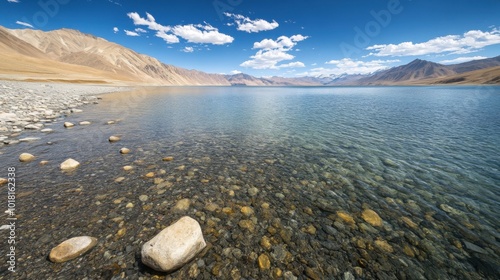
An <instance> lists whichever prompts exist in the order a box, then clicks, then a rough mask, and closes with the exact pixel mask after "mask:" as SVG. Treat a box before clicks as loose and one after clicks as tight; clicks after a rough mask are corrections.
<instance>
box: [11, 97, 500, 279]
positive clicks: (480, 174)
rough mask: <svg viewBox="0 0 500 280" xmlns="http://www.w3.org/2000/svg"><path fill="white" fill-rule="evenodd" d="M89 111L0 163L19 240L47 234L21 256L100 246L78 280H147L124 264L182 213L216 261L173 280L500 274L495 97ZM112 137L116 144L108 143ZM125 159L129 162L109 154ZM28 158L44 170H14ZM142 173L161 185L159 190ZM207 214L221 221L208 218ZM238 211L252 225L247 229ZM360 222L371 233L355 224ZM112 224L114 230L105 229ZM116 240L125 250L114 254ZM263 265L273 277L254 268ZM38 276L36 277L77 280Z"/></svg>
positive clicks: (199, 100) (242, 100)
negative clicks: (17, 194) (111, 279)
mask: <svg viewBox="0 0 500 280" xmlns="http://www.w3.org/2000/svg"><path fill="white" fill-rule="evenodd" d="M84 110H85V111H84V113H81V114H77V115H73V116H70V117H69V118H68V119H69V120H70V121H73V122H78V121H83V120H89V121H91V122H92V125H90V126H85V127H84V126H77V127H75V128H73V129H69V130H68V129H64V128H63V127H62V120H61V121H60V122H59V123H56V124H53V125H52V127H53V128H54V130H55V132H54V133H52V134H50V135H46V136H43V139H42V141H38V142H34V143H21V144H20V145H18V146H16V147H3V148H2V152H3V154H4V155H3V157H4V158H6V159H7V160H6V162H7V164H9V165H15V166H18V172H19V175H18V177H19V179H18V180H19V182H20V184H21V186H22V189H23V191H25V192H27V194H25V197H24V198H22V199H20V200H21V202H20V203H21V204H22V203H23V201H24V203H25V204H22V205H23V206H20V207H23V208H21V209H24V210H20V211H21V212H23V211H24V212H23V216H24V219H25V224H26V226H29V227H30V228H31V227H33V228H34V229H36V228H38V229H39V228H45V229H46V230H45V231H43V230H42V231H40V230H31V229H30V230H26V231H25V232H24V233H23V234H26V235H27V237H26V240H27V241H31V242H41V243H42V245H41V248H42V249H43V250H50V246H51V245H52V244H53V243H54V242H55V241H53V237H54V236H55V237H57V238H54V239H56V240H60V239H64V238H65V237H68V235H72V234H73V235H76V234H79V235H82V233H86V234H87V233H88V234H93V235H98V236H101V238H102V240H103V241H102V242H101V245H99V246H98V248H97V249H95V250H94V251H92V253H91V255H89V256H88V258H89V259H91V260H87V261H88V262H91V263H92V265H94V266H95V267H97V268H96V269H95V271H97V272H89V271H87V274H86V275H94V274H92V273H102V275H104V274H105V273H108V274H110V275H120V273H126V275H127V276H130V277H137V276H138V275H139V276H140V275H142V276H144V275H146V276H148V275H149V276H151V275H152V274H154V273H152V272H149V271H145V270H144V269H142V268H141V265H140V264H138V261H137V258H134V254H135V255H137V251H139V249H138V248H140V245H141V244H142V243H141V242H143V241H144V240H147V239H148V238H150V237H151V236H153V235H154V233H155V231H154V228H155V227H157V228H158V227H160V228H161V226H159V225H158V223H160V224H169V223H171V222H172V221H174V220H175V218H178V217H180V216H182V215H185V214H188V215H191V216H194V217H197V219H198V220H199V221H200V222H201V225H202V228H203V229H204V233H205V235H206V238H207V240H208V241H209V242H210V243H211V244H212V246H213V247H212V249H210V250H208V252H206V253H205V256H204V257H203V258H201V259H203V260H204V263H199V262H197V263H196V262H195V263H193V264H192V265H190V266H189V267H186V268H183V269H181V270H180V271H178V272H176V274H173V275H172V276H173V277H177V278H179V279H181V278H183V277H188V276H191V277H194V276H196V277H199V278H206V277H215V276H221V277H223V278H224V277H227V275H233V274H235V275H236V276H238V275H239V276H241V277H250V278H251V277H257V278H262V277H264V278H266V277H268V276H269V277H271V276H273V275H274V274H275V273H278V271H277V269H279V270H280V271H281V273H285V272H286V273H292V274H294V275H295V276H297V277H299V278H301V277H305V275H306V276H308V277H311V278H314V277H313V276H312V275H313V274H316V275H317V276H318V277H320V278H330V277H344V276H345V275H347V276H349V275H348V274H352V275H354V276H356V278H358V277H360V278H363V277H365V278H368V279H369V278H377V277H378V278H380V279H390V278H399V279H401V278H409V279H418V278H422V277H423V278H427V279H449V278H455V279H479V278H490V279H494V278H495V277H497V276H498V275H499V274H498V273H499V270H498V267H499V266H500V263H499V259H498V256H499V254H500V246H499V243H498V242H499V238H500V234H499V228H500V224H499V221H500V213H499V212H500V203H499V201H500V87H374V88H370V87H365V88H351V87H345V88H343V87H340V88H301V87H291V88H247V87H187V88H185V87H182V88H176V87H172V88H162V89H155V90H138V91H135V92H131V93H113V94H107V95H103V96H102V100H101V102H100V104H98V105H95V106H92V107H90V106H88V107H85V108H84ZM108 120H118V122H117V123H116V124H114V125H105V122H106V121H108ZM34 134H36V133H34ZM110 135H120V136H121V138H122V140H121V141H120V142H118V143H112V144H110V143H108V142H107V138H108V137H109V136H110ZM48 141H50V142H52V145H47V144H46V142H48ZM121 147H128V148H129V149H131V150H132V152H131V153H130V154H129V155H120V154H119V153H118V152H117V151H118V150H119V148H121ZM23 151H30V152H32V153H33V154H35V155H36V156H37V158H38V159H40V160H43V159H47V160H49V164H47V165H46V166H37V164H36V163H32V164H28V165H20V164H19V163H18V162H16V160H17V156H18V154H19V153H20V152H23ZM165 156H173V157H174V158H175V160H174V161H172V162H168V163H167V162H162V160H161V159H162V158H163V157H165ZM68 157H72V158H75V159H77V160H79V161H80V162H81V163H82V166H81V167H80V168H79V169H78V170H77V171H76V172H74V173H70V174H63V173H61V172H60V171H59V170H58V168H57V167H58V164H59V163H60V162H62V161H63V160H64V159H66V158H68ZM124 165H133V166H134V170H133V171H132V172H128V173H127V172H125V171H123V170H122V169H121V167H122V166H124ZM148 172H155V176H156V177H157V178H160V179H163V180H165V182H169V183H171V184H170V185H169V186H167V189H166V190H161V189H158V187H157V186H158V184H156V187H155V184H154V183H153V181H152V179H148V178H145V177H144V174H146V173H148ZM117 177H124V178H125V179H124V181H123V182H121V183H117V182H115V181H114V180H115V179H116V178H117ZM156 183H158V182H156ZM163 187H165V186H163ZM252 188H253V189H252ZM250 189H252V191H250ZM30 191H34V192H32V193H30ZM255 191H257V194H255ZM141 194H146V195H148V196H149V199H148V201H146V202H141V201H139V200H138V198H137V197H138V196H139V195H141ZM99 195H101V196H99ZM120 198H123V200H122V201H123V202H122V201H120V202H118V203H116V199H120ZM181 198H189V199H191V202H192V204H191V208H190V209H189V210H188V211H187V213H178V212H175V211H174V210H172V209H174V205H175V203H176V201H177V200H179V199H181ZM127 202H132V203H134V204H136V205H137V206H136V207H135V208H132V209H127V208H126V207H125V204H127ZM210 202H211V203H214V204H216V205H217V206H218V207H219V208H217V209H218V210H215V211H210V210H212V209H210V210H207V208H210V207H207V203H210ZM263 203H264V204H265V203H267V204H269V207H268V208H266V206H267V205H264V207H262V204H263ZM148 205H150V206H148ZM242 206H250V207H252V208H253V209H254V210H255V213H254V214H252V215H251V216H250V217H246V216H245V215H244V214H242V213H240V208H241V207H242ZM141 207H142V209H141ZM228 208H229V209H230V210H231V211H229V210H228ZM224 209H225V210H224ZM366 209H371V210H373V211H375V212H376V213H377V214H378V215H379V216H380V218H381V219H382V224H381V225H377V224H376V223H372V222H370V221H368V220H366V219H365V218H364V217H363V211H365V210H366ZM61 213H64V215H65V218H64V219H63V218H62V217H61V216H60V214H61ZM342 213H345V214H347V215H348V216H350V217H352V218H353V221H349V219H347V220H346V219H344V218H345V216H344V218H342ZM117 217H121V218H122V220H124V221H125V226H124V225H118V224H117V223H116V222H113V221H110V219H111V220H112V219H114V218H117ZM68 219H70V220H71V219H72V220H78V222H75V223H76V224H77V225H76V226H75V225H74V223H73V222H69V221H68ZM245 220H250V221H251V223H252V224H253V225H254V227H253V228H247V227H245V223H243V225H242V224H241V221H245ZM311 226H312V227H313V228H314V230H312V229H311ZM119 227H125V228H127V236H126V238H122V239H119V238H118V239H116V240H114V241H113V239H112V238H110V237H109V235H111V236H113V235H115V234H116V231H117V230H118V229H119ZM49 228H50V230H48V229H49ZM60 228H64V230H59V231H58V229H60ZM47 235H50V236H51V237H50V238H49V237H47ZM44 236H45V237H44ZM106 236H108V237H106ZM263 236H268V237H269V238H270V240H271V243H272V247H270V248H265V247H263V246H262V245H261V244H262V242H261V238H262V237H263ZM290 237H291V238H290ZM40 240H41V241H40ZM130 244H131V245H130ZM385 245H388V246H385ZM127 246H132V248H129V247H127ZM280 246H281V247H280ZM228 248H230V249H228ZM42 249H40V253H38V255H37V254H35V255H33V256H32V258H34V259H36V258H40V256H43V254H44V251H43V250H42ZM228 250H229V251H228ZM231 250H239V252H240V254H239V256H238V254H237V253H234V252H233V251H231ZM282 250H285V251H286V252H288V253H289V254H290V256H291V257H290V258H286V257H282V256H281V255H280V253H282ZM105 252H110V253H111V255H112V257H111V258H107V256H106V257H105V258H104V259H103V257H102V254H104V253H105ZM228 252H233V253H232V254H229V253H228ZM26 254H29V253H26ZM261 254H267V255H268V256H269V257H270V259H271V268H270V270H269V271H267V270H265V269H264V270H263V269H261V268H259V266H258V262H257V256H259V255H261ZM285 255H286V254H285ZM221 256H222V257H221ZM85 261H86V260H82V262H85ZM39 262H40V264H39V265H38V266H39V267H38V269H40V270H42V271H44V273H47V275H51V273H55V272H57V273H76V272H75V271H74V268H69V266H66V267H63V268H60V267H59V268H54V267H53V266H52V267H51V266H50V265H49V264H46V260H39ZM115 263H116V264H118V267H114V268H113V264H115ZM194 266H196V268H197V269H198V274H196V273H194V272H193V269H194V268H193V267H194ZM58 269H59V270H60V271H59V270H58ZM65 271H66V272H65ZM235 271H236V272H235ZM84 272H85V271H84ZM80 273H83V272H81V271H80ZM151 273H152V274H151ZM193 273H194V274H196V275H194V274H193ZM84 274H85V273H84ZM192 274H193V275H192ZM95 275H101V274H95ZM106 275H107V274H106ZM274 276H276V275H274ZM236 278H237V277H236Z"/></svg>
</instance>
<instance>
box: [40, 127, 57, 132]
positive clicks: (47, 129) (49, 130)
mask: <svg viewBox="0 0 500 280" xmlns="http://www.w3.org/2000/svg"><path fill="white" fill-rule="evenodd" d="M40 131H41V132H46V133H49V132H52V131H54V130H53V129H52V128H44V129H42V130H40Z"/></svg>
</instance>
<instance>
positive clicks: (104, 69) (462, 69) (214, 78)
mask: <svg viewBox="0 0 500 280" xmlns="http://www.w3.org/2000/svg"><path fill="white" fill-rule="evenodd" d="M0 52H1V53H2V59H1V60H0V79H14V80H27V81H60V82H74V83H107V84H124V85H221V86H229V85H240V86H340V85H342V86H360V85H363V86H372V85H432V84H500V56H497V57H494V58H487V59H482V60H474V61H469V62H465V63H460V64H454V65H442V64H438V63H434V62H430V61H425V60H420V59H416V60H414V61H412V62H410V63H408V64H406V65H402V66H398V67H393V68H390V69H387V70H382V71H378V72H376V73H372V74H369V75H342V76H330V77H324V76H323V77H296V78H284V77H268V78H258V77H254V76H251V75H247V74H243V73H240V74H235V75H222V74H208V73H204V72H201V71H197V70H188V69H184V68H180V67H176V66H173V65H168V64H165V63H162V62H160V61H159V60H157V59H156V58H153V57H150V56H147V55H144V54H139V53H137V52H135V51H133V50H131V49H128V48H126V47H123V46H121V45H118V44H116V43H112V42H109V41H107V40H105V39H103V38H99V37H95V36H93V35H89V34H84V33H81V32H80V31H77V30H71V29H59V30H54V31H48V32H44V31H40V30H32V29H7V28H4V27H1V26H0Z"/></svg>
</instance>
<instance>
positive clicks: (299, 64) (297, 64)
mask: <svg viewBox="0 0 500 280" xmlns="http://www.w3.org/2000/svg"><path fill="white" fill-rule="evenodd" d="M298 67H306V65H305V64H304V63H302V62H300V61H295V62H290V63H287V64H281V65H280V66H279V68H298Z"/></svg>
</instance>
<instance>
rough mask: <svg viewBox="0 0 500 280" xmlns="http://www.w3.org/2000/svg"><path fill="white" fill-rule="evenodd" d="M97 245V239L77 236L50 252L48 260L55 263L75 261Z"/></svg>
mask: <svg viewBox="0 0 500 280" xmlns="http://www.w3.org/2000/svg"><path fill="white" fill-rule="evenodd" d="M96 244H97V239H96V238H94V237H90V236H79V237H73V238H71V239H68V240H66V241H64V242H62V243H61V244H59V245H57V246H56V247H54V248H53V249H52V250H51V251H50V255H49V259H50V261H52V262H55V263H61V262H66V261H69V260H72V259H75V258H77V257H79V256H81V255H83V254H85V253H86V252H87V251H89V250H90V249H92V248H93V247H94V246H95V245H96Z"/></svg>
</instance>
